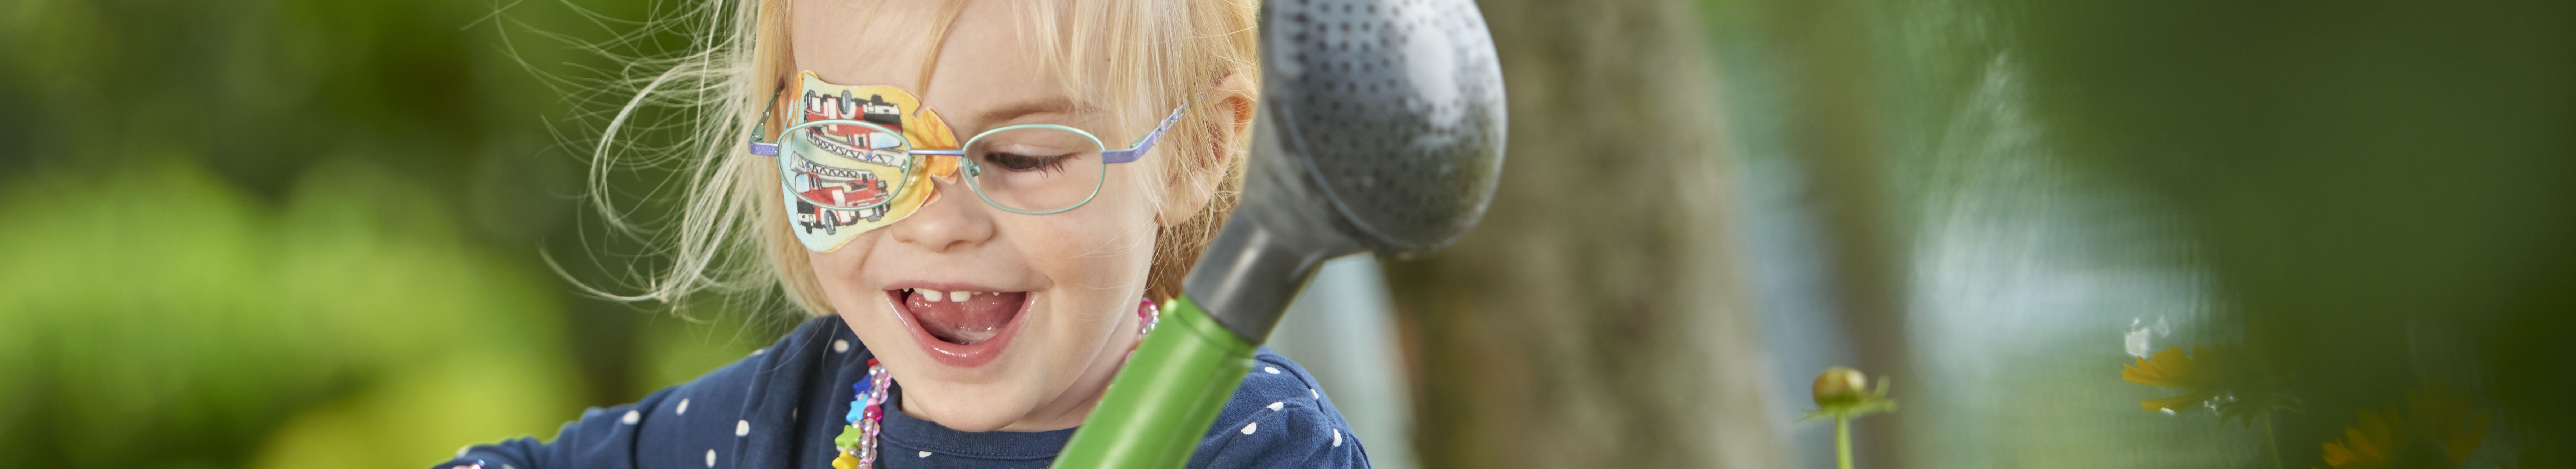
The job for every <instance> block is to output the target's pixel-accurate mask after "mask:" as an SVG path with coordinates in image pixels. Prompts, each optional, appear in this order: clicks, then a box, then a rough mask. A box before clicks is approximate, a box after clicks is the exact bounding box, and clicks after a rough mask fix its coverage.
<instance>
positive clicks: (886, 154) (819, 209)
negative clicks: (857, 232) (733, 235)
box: [787, 90, 911, 234]
mask: <svg viewBox="0 0 2576 469" xmlns="http://www.w3.org/2000/svg"><path fill="white" fill-rule="evenodd" d="M803 101H804V102H803V103H802V104H803V105H804V110H805V112H804V114H805V116H804V117H805V121H806V122H812V121H818V120H844V119H846V120H856V121H862V122H867V123H870V124H876V125H878V126H879V127H883V128H884V129H885V130H891V131H892V132H885V131H879V130H878V129H872V128H868V127H866V126H859V125H820V126H814V127H809V128H806V129H805V131H804V137H805V141H806V142H808V143H810V144H812V148H813V149H816V150H820V151H822V152H824V153H829V154H831V155H833V156H838V157H841V158H845V159H848V160H853V161H858V162H862V163H869V164H874V165H879V166H882V167H885V168H886V169H897V170H899V168H903V167H904V163H906V162H907V160H908V159H910V158H911V154H910V153H909V152H907V151H906V150H907V147H906V146H905V145H904V140H903V136H902V135H900V132H903V119H902V112H903V111H902V108H901V107H900V106H896V105H895V104H894V103H891V102H887V101H886V100H885V97H884V96H883V95H870V96H868V97H867V99H864V100H862V99H858V98H857V97H855V96H851V94H850V92H848V91H842V92H841V93H839V94H837V95H834V94H821V93H816V92H814V91H811V90H808V91H806V92H805V96H804V97H803ZM790 153H791V154H792V156H791V158H790V160H791V161H790V165H791V166H790V168H789V169H790V170H792V173H793V174H792V175H791V176H790V177H789V178H788V181H787V189H788V192H791V193H794V194H795V196H796V212H795V218H796V224H797V226H798V227H799V228H802V229H804V230H805V232H807V233H812V232H816V231H821V232H823V233H824V234H837V233H839V230H840V228H841V227H844V226H850V225H855V224H858V223H859V221H860V220H866V221H870V222H875V221H878V220H881V219H884V218H885V215H886V211H887V210H888V208H889V207H890V206H889V205H883V204H882V203H883V202H885V201H886V199H888V198H890V197H892V196H893V195H894V194H892V193H891V192H889V191H887V189H886V184H885V180H884V179H881V178H879V177H878V173H877V171H870V170H866V169H857V168H850V167H844V166H843V165H842V164H836V163H824V162H818V161H816V160H814V159H813V158H811V157H809V156H807V155H805V154H803V153H802V152H790ZM826 158H828V157H826ZM827 161H828V160H827ZM888 176H890V177H901V175H899V174H888ZM856 207H867V208H865V209H858V208H856Z"/></svg>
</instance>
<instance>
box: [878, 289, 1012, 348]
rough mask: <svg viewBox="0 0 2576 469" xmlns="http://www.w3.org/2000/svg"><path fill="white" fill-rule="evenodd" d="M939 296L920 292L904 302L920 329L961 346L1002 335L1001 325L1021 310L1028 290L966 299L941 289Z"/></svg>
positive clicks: (906, 296)
mask: <svg viewBox="0 0 2576 469" xmlns="http://www.w3.org/2000/svg"><path fill="white" fill-rule="evenodd" d="M939 294H940V295H943V297H942V298H939V299H935V300H934V299H931V298H928V297H925V296H923V294H922V293H921V292H919V291H914V292H912V294H910V295H904V298H903V305H904V307H905V308H910V309H912V317H913V319H914V320H916V321H920V322H921V329H922V330H926V331H930V336H931V337H938V338H939V340H945V341H949V342H953V343H957V344H960V345H968V344H974V343H976V342H983V341H985V340H988V339H992V338H993V336H994V335H998V334H1001V331H1002V325H1003V324H1007V323H1010V322H1011V317H1012V316H1015V315H1018V314H1019V313H1020V303H1021V302H1024V301H1028V298H1029V294H1028V292H1012V293H978V294H975V296H972V297H968V298H967V299H966V301H949V300H948V298H946V297H944V295H947V294H948V292H940V293H939Z"/></svg>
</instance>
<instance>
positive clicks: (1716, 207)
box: [1386, 0, 1783, 468]
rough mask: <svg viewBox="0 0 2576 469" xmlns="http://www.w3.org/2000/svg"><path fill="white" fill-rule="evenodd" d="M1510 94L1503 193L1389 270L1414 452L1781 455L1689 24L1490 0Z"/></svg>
mask: <svg viewBox="0 0 2576 469" xmlns="http://www.w3.org/2000/svg"><path fill="white" fill-rule="evenodd" d="M1483 6H1484V11H1485V15H1486V19H1487V21H1488V22H1489V23H1490V25H1491V26H1492V28H1493V32H1494V36H1495V38H1494V39H1495V43H1496V46H1497V48H1499V49H1500V52H1501V54H1502V60H1503V62H1502V65H1503V73H1504V77H1505V78H1504V83H1505V85H1506V86H1507V87H1508V90H1509V93H1510V99H1511V137H1510V142H1509V145H1510V146H1509V148H1508V153H1507V156H1506V159H1505V164H1504V169H1503V176H1502V184H1501V185H1500V193H1498V194H1496V195H1495V198H1494V204H1493V206H1492V209H1491V210H1490V211H1489V212H1487V214H1486V217H1485V219H1484V221H1483V223H1482V224H1481V225H1479V226H1478V227H1477V228H1476V230H1475V231H1474V232H1473V233H1471V234H1469V235H1468V236H1467V237H1466V238H1465V239H1464V240H1462V241H1460V242H1459V243H1458V244H1457V245H1456V246H1454V247H1452V248H1450V249H1449V250H1447V251H1445V252H1442V253H1439V254H1435V255H1432V256H1427V257H1424V258H1420V259H1414V260H1409V261H1394V262H1391V263H1390V264H1389V265H1388V267H1387V269H1386V270H1387V272H1388V280H1389V283H1390V286H1391V287H1392V290H1393V293H1394V297H1395V300H1396V306H1397V310H1398V314H1399V317H1400V318H1401V320H1402V322H1403V327H1404V328H1405V331H1404V332H1403V334H1404V337H1405V341H1406V349H1407V352H1408V354H1409V355H1410V359H1411V365H1412V366H1413V370H1414V378H1415V380H1416V382H1415V383H1414V384H1415V386H1414V389H1415V390H1416V391H1415V392H1416V393H1417V394H1416V398H1415V402H1416V406H1415V407H1416V419H1417V420H1416V421H1417V424H1416V428H1417V430H1416V441H1417V447H1418V449H1419V451H1420V454H1421V457H1422V459H1423V461H1422V462H1423V465H1424V466H1425V467H1435V468H1437V467H1709V466H1725V467H1779V466H1780V464H1781V461H1783V459H1782V458H1780V457H1779V456H1780V455H1779V454H1778V450H1777V449H1776V448H1777V447H1778V436H1777V435H1775V434H1774V431H1773V427H1772V424H1771V423H1770V418H1771V417H1770V414H1769V413H1768V412H1769V409H1768V408H1766V404H1765V401H1764V399H1763V396H1762V386H1761V385H1760V382H1759V381H1758V380H1759V379H1761V377H1762V376H1763V373H1762V372H1761V369H1760V368H1759V367H1758V364H1759V363H1760V361H1759V360H1758V359H1757V358H1756V357H1758V356H1759V355H1758V354H1759V353H1760V347H1759V345H1758V344H1757V343H1756V342H1755V337H1754V335H1755V334H1754V327H1755V324H1754V321H1753V316H1752V309H1751V302H1750V301H1747V299H1746V298H1744V295H1743V292H1744V291H1745V288H1742V287H1741V286H1740V285H1739V280H1738V278H1737V275H1736V272H1735V271H1734V266H1735V265H1736V264H1735V263H1734V261H1733V253H1732V250H1733V247H1734V243H1733V239H1732V238H1733V233H1732V232H1731V231H1730V230H1729V227H1728V226H1727V222H1728V218H1729V216H1728V214H1729V212H1730V211H1731V210H1732V206H1731V205H1730V204H1729V202H1730V200H1731V199H1732V196H1733V192H1734V190H1733V187H1732V184H1733V182H1734V179H1733V177H1734V174H1733V173H1734V170H1735V168H1736V165H1735V161H1734V155H1733V154H1731V150H1732V147H1731V146H1730V145H1729V142H1728V141H1727V139H1726V138H1725V137H1724V135H1723V133H1722V126H1721V123H1720V120H1719V116H1718V114H1717V113H1718V111H1717V109H1719V108H1718V106H1717V105H1718V101H1717V91H1716V90H1717V85H1718V83H1717V78H1716V74H1715V73H1714V72H1715V70H1714V69H1713V65H1712V62H1713V61H1711V60H1710V55H1709V50H1708V47H1707V43H1708V42H1709V41H1708V39H1707V36H1705V35H1704V34H1703V31H1702V30H1701V29H1700V28H1701V25H1700V24H1699V22H1700V20H1701V17H1700V16H1699V15H1698V12H1697V11H1695V10H1694V9H1693V8H1692V6H1691V5H1688V4H1685V3H1681V2H1672V1H1652V0H1618V1H1601V2H1561V1H1544V0H1486V1H1484V2H1483Z"/></svg>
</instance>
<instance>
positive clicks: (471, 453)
mask: <svg viewBox="0 0 2576 469" xmlns="http://www.w3.org/2000/svg"><path fill="white" fill-rule="evenodd" d="M870 356H871V355H870V353H869V352H868V349H867V347H866V346H865V345H862V344H860V343H859V339H858V337H857V336H856V335H853V334H851V333H850V330H849V327H847V326H845V325H843V323H842V322H841V318H839V317H834V316H826V317H820V318H815V319H813V320H810V321H806V322H805V324H803V325H800V326H797V328H796V331H795V332H792V333H789V334H788V335H787V337H785V338H781V339H779V340H778V343H776V344H773V345H770V346H769V347H768V348H764V349H760V350H758V351H755V352H753V353H752V355H751V356H750V357H746V358H743V359H742V360H740V361H736V362H734V363H733V364H730V365H726V366H724V367H723V368H718V369H716V370H715V371H714V372H711V373H707V375H706V376H701V377H698V379H697V380H695V381H690V382H688V383H685V384H681V385H678V386H672V387H669V388H664V389H662V390H659V391H654V392H653V393H652V394H651V395H647V396H644V400H642V401H639V402H636V403H633V404H627V405H621V406H616V407H609V408H604V409H602V408H592V409H590V410H588V411H585V412H583V413H582V417H581V419H580V420H576V421H573V422H572V423H567V424H564V427H563V430H562V431H560V432H558V433H556V434H555V438H554V441H552V442H539V441H537V439H536V438H532V437H520V438H515V439H510V440H504V441H501V442H498V443H492V444H488V445H478V446H470V447H466V448H465V449H462V450H459V451H457V455H456V459H453V460H450V461H448V462H445V463H441V464H438V465H436V466H433V467H438V468H448V467H454V466H459V465H466V466H470V465H473V464H477V463H480V464H482V465H483V467H485V468H490V469H576V468H578V469H594V468H595V469H628V468H637V469H644V468H650V469H666V468H667V469H682V468H688V469H696V468H719V467H721V468H799V469H829V468H831V467H832V464H831V461H832V458H833V457H835V456H838V455H839V454H840V453H839V450H838V449H835V448H833V446H832V438H833V437H835V436H839V435H840V433H841V426H842V425H844V424H846V422H844V421H843V419H842V418H841V416H843V415H845V414H847V413H848V412H849V410H850V409H849V407H850V398H851V394H852V392H853V391H852V390H851V386H850V385H851V384H852V383H855V382H858V380H860V379H862V378H864V377H865V376H867V361H868V357H870ZM1253 361H1254V363H1253V366H1252V372H1251V373H1250V374H1249V375H1247V376H1245V377H1244V379H1243V386H1242V387H1241V388H1238V389H1237V390H1236V391H1235V393H1234V399H1233V401H1231V402H1228V403H1226V406H1225V411H1224V412H1223V413H1220V414H1218V416H1217V420H1216V424H1215V426H1213V427H1210V428H1208V431H1207V434H1206V436H1204V437H1202V438H1201V439H1200V440H1199V447H1198V452H1197V453H1196V454H1195V455H1193V456H1191V458H1190V465H1189V466H1190V467H1194V468H1195V467H1222V468H1235V467H1299V468H1305V467H1326V468H1340V467H1368V452H1367V451H1366V450H1364V449H1361V447H1360V440H1359V438H1358V437H1357V436H1355V435H1352V434H1351V427H1350V424H1348V423H1345V422H1343V421H1342V414H1341V412H1340V411H1337V410H1334V408H1333V403H1332V400H1331V399H1328V398H1326V397H1325V396H1324V394H1323V391H1322V389H1321V388H1319V387H1317V386H1316V385H1315V378H1314V377H1313V376H1311V375H1308V374H1306V370H1305V369H1304V368H1299V367H1298V366H1297V363H1296V362H1292V361H1289V360H1288V358H1287V357H1282V356H1279V354H1277V353H1273V352H1271V351H1270V349H1268V348H1263V349H1261V350H1260V352H1259V353H1258V354H1257V355H1254V356H1253ZM902 389H903V388H902V384H901V383H897V384H896V386H895V394H894V396H895V397H896V398H897V399H900V398H901V396H902ZM885 410H886V412H885V420H884V427H883V429H882V430H880V431H879V434H878V435H879V436H878V448H879V449H880V451H879V454H881V456H878V460H877V467H880V468H890V469H911V468H1043V467H1046V466H1047V464H1049V463H1052V462H1053V461H1054V460H1055V455H1056V453H1057V452H1058V451H1060V450H1062V449H1063V448H1064V443H1065V441H1066V440H1068V439H1071V438H1072V437H1073V429H1064V430H1055V431H1044V432H1001V431H995V432H962V431H957V430H951V429H949V428H947V427H943V426H940V425H939V424H937V423H932V422H930V421H927V420H921V419H918V418H914V417H912V416H909V415H905V414H904V413H903V412H901V411H899V410H896V409H895V408H894V406H886V408H885Z"/></svg>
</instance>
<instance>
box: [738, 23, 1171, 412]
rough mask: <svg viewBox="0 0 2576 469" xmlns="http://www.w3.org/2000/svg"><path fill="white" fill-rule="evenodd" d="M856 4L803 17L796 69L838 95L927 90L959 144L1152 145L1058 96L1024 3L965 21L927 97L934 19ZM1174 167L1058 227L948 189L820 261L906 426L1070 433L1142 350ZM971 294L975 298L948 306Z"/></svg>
mask: <svg viewBox="0 0 2576 469" xmlns="http://www.w3.org/2000/svg"><path fill="white" fill-rule="evenodd" d="M853 3H854V2H849V1H840V0H797V1H795V3H794V4H793V5H792V6H791V8H790V11H792V12H794V13H793V18H792V19H791V20H789V23H790V24H789V29H790V31H791V32H790V35H791V36H792V37H791V38H790V41H791V42H792V43H793V44H794V46H793V48H794V55H793V60H794V61H795V63H794V64H793V65H792V67H791V68H790V70H798V69H801V70H812V71H814V72H815V73H816V74H818V75H819V76H820V77H821V79H822V80H823V81H826V82H830V83H835V84H843V85H895V86H900V87H903V88H905V89H909V90H914V91H915V92H922V91H924V90H925V89H926V91H927V92H926V93H923V94H922V95H921V98H922V102H923V103H924V105H926V106H929V107H930V108H931V109H935V110H937V111H938V112H939V113H940V114H941V115H942V116H943V117H945V118H946V119H947V121H948V123H949V125H951V126H952V127H954V128H955V129H956V131H957V134H958V136H959V137H960V138H963V137H966V136H971V135H974V134H975V133H977V132H982V131H984V130H985V129H991V128H994V127H999V126H1003V125H1010V124H1021V123H1051V124H1061V125H1066V126H1071V127H1074V128H1079V129H1084V130H1087V131H1090V132H1092V133H1094V134H1097V135H1098V136H1099V137H1100V138H1101V140H1103V141H1104V142H1106V143H1107V144H1108V145H1110V146H1113V147H1124V146H1125V145H1126V144H1128V143H1131V142H1132V141H1133V140H1134V139H1136V138H1138V137H1139V136H1141V135H1143V134H1144V133H1145V132H1147V131H1149V130H1151V128H1150V125H1151V124H1145V125H1142V126H1121V125H1115V124H1113V123H1111V122H1108V120H1107V119H1106V118H1105V116H1104V115H1103V114H1102V113H1101V112H1098V109H1100V108H1101V107H1105V106H1117V105H1121V104H1117V103H1099V102H1091V101H1086V100H1085V97H1084V96H1075V95H1072V94H1068V93H1066V92H1065V91H1063V90H1064V88H1063V87H1062V86H1060V81H1059V80H1058V79H1057V77H1056V74H1055V73H1054V72H1053V71H1052V70H1048V69H1046V68H1043V67H1044V66H1043V65H1042V64H1041V62H1040V58H1039V56H1037V55H1035V54H1036V52H1035V51H1036V50H1037V49H1035V48H1033V47H1029V45H1027V44H1024V43H1023V42H1022V41H1023V40H1043V38H1040V37H1036V36H1037V35H1035V34H1029V35H1027V36H1030V37H1023V34H1021V32H1020V31H1019V29H1020V28H1021V25H1020V24H1019V23H1018V22H1017V19H1016V18H1015V17H1014V13H1012V12H1009V11H1004V10H1003V9H1004V8H1008V7H1009V6H1011V5H1012V3H1011V2H970V3H968V4H967V6H966V7H965V10H964V11H963V12H962V13H961V14H960V15H959V16H958V18H957V21H956V22H955V23H954V25H953V27H952V28H951V29H950V30H949V32H948V39H947V41H946V43H945V44H944V45H942V47H941V50H940V51H939V53H940V54H941V55H940V60H939V62H938V66H937V67H938V68H937V70H936V73H935V74H934V75H932V76H931V77H930V83H928V85H929V86H927V87H926V88H925V87H924V86H923V83H919V82H918V80H919V79H920V78H919V77H920V74H921V69H922V65H923V58H924V57H923V54H924V53H925V52H926V48H927V47H928V42H927V37H928V36H929V34H930V31H931V29H932V24H931V21H933V20H934V17H935V16H936V12H935V10H936V8H937V5H938V4H939V2H885V3H884V4H869V5H854V4H853ZM870 3H874V2H870ZM1045 47H1052V46H1045ZM1128 127H1140V128H1128ZM1168 150H1170V149H1169V148H1163V147H1158V148H1156V149H1155V150H1154V151H1153V152H1152V153H1151V154H1148V155H1146V156H1145V158H1144V159H1143V160H1141V161H1138V162H1136V163H1128V164H1115V165H1109V166H1110V167H1109V170H1108V178H1107V181H1106V182H1105V183H1104V185H1103V187H1101V189H1100V193H1099V195H1098V197H1097V198H1095V199H1093V200H1092V201H1091V202H1090V203H1088V204H1084V205H1082V206H1081V207H1080V208H1076V209H1073V210H1071V211H1067V212H1063V213H1058V214H1052V215H1022V214H1015V213H1011V212H1007V211H1003V210H1001V209H998V208H995V207H993V206H991V205H988V204H985V203H984V202H983V201H982V200H979V199H977V198H976V196H975V193H974V192H973V191H972V189H969V188H968V187H967V186H966V185H964V184H963V182H962V181H956V180H948V181H941V182H939V183H938V184H939V186H940V187H939V189H938V190H939V199H938V200H937V201H934V202H931V203H930V204H929V205H926V206H923V207H922V208H920V209H919V211H917V212H914V213H913V214H912V215H911V216H910V217H908V218H904V219H903V220H902V221H899V222H896V223H894V224H892V225H888V226H886V227H884V228H881V229H877V230H874V231H869V232H867V233H865V234H862V235H860V236H859V237H858V238H857V239H854V240H852V241H850V243H849V244H847V245H844V246H842V247H841V249H839V250H836V251H833V252H829V253H813V254H812V257H811V265H812V266H813V269H814V273H815V276H816V277H817V278H818V279H819V280H821V282H822V287H823V292H824V295H825V296H826V297H827V298H828V299H829V300H830V301H831V303H832V307H833V308H834V309H837V310H838V311H839V313H840V315H841V317H842V318H843V319H845V320H847V321H848V322H849V324H850V327H851V329H852V330H853V331H855V332H856V333H857V334H858V336H859V338H860V339H861V340H863V341H865V342H866V343H867V345H868V346H869V347H870V349H872V350H874V351H875V352H876V354H877V357H878V358H879V360H881V361H882V362H883V363H884V364H885V366H886V368H887V369H888V370H889V371H891V372H893V373H894V376H895V379H896V381H897V382H900V383H902V384H903V388H904V395H903V402H902V403H901V408H902V409H903V411H904V412H907V413H910V414H912V415H915V416H920V417H922V418H926V419H929V420H931V421H935V422H939V423H940V424H942V425H946V426H948V427H951V428H955V429H958V430H965V431H986V430H996V429H1000V430H1017V431H1036V430H1049V429H1057V428H1065V427H1071V426H1073V425H1076V424H1079V423H1081V419H1082V417H1083V416H1084V415H1086V414H1088V412H1089V411H1090V409H1089V406H1090V405H1091V403H1092V402H1095V401H1096V398H1097V397H1098V394H1099V392H1100V390H1101V388H1102V387H1104V386H1105V385H1106V383H1107V382H1108V379H1109V378H1110V377H1111V376H1112V375H1113V374H1114V373H1115V371H1116V369H1117V366H1118V364H1119V363H1121V362H1122V361H1123V360H1124V357H1125V355H1126V352H1127V350H1128V348H1129V346H1130V345H1131V344H1134V343H1135V341H1136V338H1137V332H1136V329H1137V327H1138V326H1139V320H1138V319H1137V317H1136V314H1135V310H1136V303H1137V300H1138V299H1139V298H1140V297H1141V296H1142V295H1143V292H1144V288H1145V278H1146V272H1147V268H1148V266H1149V265H1150V262H1151V261H1152V258H1153V254H1154V236H1155V233H1156V228H1157V225H1156V223H1155V215H1156V211H1157V210H1158V209H1159V207H1156V206H1155V204H1153V203H1151V202H1149V200H1148V198H1147V197H1146V194H1145V193H1144V192H1143V191H1144V190H1146V187H1147V186H1146V185H1147V184H1154V183H1156V182H1157V180H1158V179H1160V177H1158V176H1157V175H1158V174H1161V173H1160V169H1161V168H1163V165H1166V164H1170V161H1168V160H1169V159H1170V158H1173V157H1174V156H1173V154H1175V153H1178V152H1174V151H1168ZM769 223H781V221H774V220H773V221H769ZM926 290H935V291H938V292H941V293H942V294H941V295H939V296H938V297H936V298H930V297H928V296H929V295H927V294H925V291H926ZM960 291H964V292H977V293H975V294H972V295H971V296H967V297H965V299H966V301H965V302H962V303H961V302H955V301H952V299H954V298H956V297H957V296H958V294H957V293H952V292H960ZM994 293H1000V294H998V295H997V294H994ZM932 300H936V301H932ZM925 324H927V325H928V326H929V327H925ZM933 330H937V331H940V332H937V333H934V332H932V331H933ZM957 331H966V332H962V333H961V332H957Z"/></svg>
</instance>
